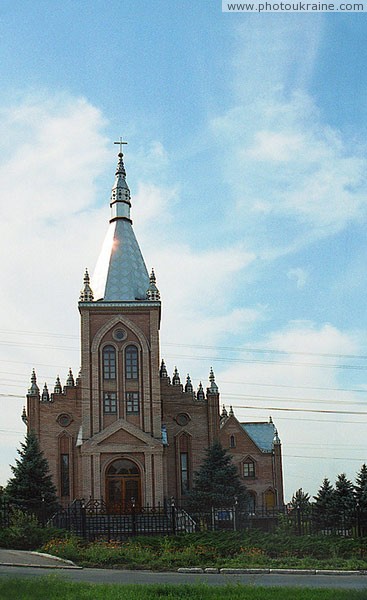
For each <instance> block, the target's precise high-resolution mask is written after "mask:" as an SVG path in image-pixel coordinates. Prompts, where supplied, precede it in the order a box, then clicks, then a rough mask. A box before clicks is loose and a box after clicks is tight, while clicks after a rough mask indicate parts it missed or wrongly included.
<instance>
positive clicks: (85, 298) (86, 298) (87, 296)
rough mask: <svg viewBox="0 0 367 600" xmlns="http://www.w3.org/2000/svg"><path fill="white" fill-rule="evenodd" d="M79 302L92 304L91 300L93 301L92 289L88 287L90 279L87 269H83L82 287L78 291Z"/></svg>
mask: <svg viewBox="0 0 367 600" xmlns="http://www.w3.org/2000/svg"><path fill="white" fill-rule="evenodd" d="M79 300H80V302H93V300H94V296H93V291H92V288H91V287H90V278H89V273H88V269H85V273H84V287H83V289H82V290H81V291H80V296H79Z"/></svg>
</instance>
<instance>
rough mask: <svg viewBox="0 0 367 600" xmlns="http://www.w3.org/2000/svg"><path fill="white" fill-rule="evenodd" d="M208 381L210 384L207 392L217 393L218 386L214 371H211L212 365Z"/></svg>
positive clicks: (211, 369)
mask: <svg viewBox="0 0 367 600" xmlns="http://www.w3.org/2000/svg"><path fill="white" fill-rule="evenodd" d="M209 381H210V386H209V387H208V392H209V393H211V394H217V393H218V386H217V384H216V383H215V376H214V372H213V367H210V373H209Z"/></svg>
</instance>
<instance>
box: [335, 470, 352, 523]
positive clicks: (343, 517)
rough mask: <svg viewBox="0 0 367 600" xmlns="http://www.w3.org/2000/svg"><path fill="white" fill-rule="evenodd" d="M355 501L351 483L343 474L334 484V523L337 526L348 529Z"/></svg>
mask: <svg viewBox="0 0 367 600" xmlns="http://www.w3.org/2000/svg"><path fill="white" fill-rule="evenodd" d="M355 506H356V501H355V496H354V486H353V483H352V482H351V481H350V480H349V479H347V477H346V475H345V473H341V474H340V475H338V477H337V479H336V482H335V495H334V507H335V517H336V522H337V524H338V525H339V526H342V527H350V526H351V524H352V521H353V511H354V510H355Z"/></svg>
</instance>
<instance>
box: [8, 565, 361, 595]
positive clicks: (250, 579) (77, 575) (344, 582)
mask: <svg viewBox="0 0 367 600" xmlns="http://www.w3.org/2000/svg"><path fill="white" fill-rule="evenodd" d="M50 573H52V574H53V575H55V574H56V573H57V576H58V577H61V578H64V579H66V580H68V581H84V582H89V583H119V584H127V583H138V584H153V583H158V584H164V583H169V584H179V583H203V582H204V583H207V584H209V585H227V584H228V583H232V584H238V583H241V584H244V585H245V584H247V585H249V584H250V585H256V586H265V587H269V586H289V587H292V586H293V587H300V588H301V587H308V588H324V589H325V588H329V589H330V588H331V589H354V590H366V598H367V576H366V575H281V574H275V573H274V574H270V575H267V574H259V575H219V574H217V575H215V574H210V575H209V574H205V573H202V574H192V573H152V572H151V571H120V570H117V569H60V568H59V569H57V571H55V570H54V569H50V568H42V567H36V568H35V567H12V566H0V577H5V576H7V577H29V578H30V577H32V578H33V577H41V576H47V575H50Z"/></svg>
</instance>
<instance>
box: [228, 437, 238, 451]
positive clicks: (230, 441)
mask: <svg viewBox="0 0 367 600" xmlns="http://www.w3.org/2000/svg"><path fill="white" fill-rule="evenodd" d="M229 445H230V447H231V448H235V447H236V438H235V437H234V435H231V437H230V440H229Z"/></svg>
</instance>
